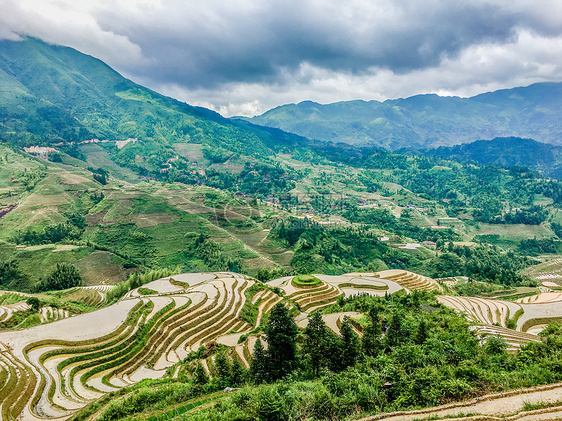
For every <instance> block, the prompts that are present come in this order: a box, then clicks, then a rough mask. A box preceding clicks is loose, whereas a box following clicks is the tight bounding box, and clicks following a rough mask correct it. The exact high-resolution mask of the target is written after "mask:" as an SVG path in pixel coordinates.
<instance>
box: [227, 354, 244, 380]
mask: <svg viewBox="0 0 562 421" xmlns="http://www.w3.org/2000/svg"><path fill="white" fill-rule="evenodd" d="M245 377H246V369H245V368H244V366H243V365H242V363H241V362H240V360H239V359H238V358H234V360H233V361H232V365H231V366H230V378H231V379H232V385H233V386H239V385H241V384H242V383H244V378H245Z"/></svg>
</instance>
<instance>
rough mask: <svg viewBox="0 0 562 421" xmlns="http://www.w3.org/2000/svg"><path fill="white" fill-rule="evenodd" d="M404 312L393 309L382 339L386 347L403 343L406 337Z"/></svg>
mask: <svg viewBox="0 0 562 421" xmlns="http://www.w3.org/2000/svg"><path fill="white" fill-rule="evenodd" d="M403 319H404V314H403V313H402V312H401V311H394V313H392V317H391V318H390V322H389V323H388V330H387V332H386V335H385V338H384V341H385V344H386V346H387V347H395V346H398V345H400V344H402V343H404V342H405V341H406V340H407V338H408V331H407V328H406V326H404V322H403Z"/></svg>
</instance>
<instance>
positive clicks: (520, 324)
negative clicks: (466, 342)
mask: <svg viewBox="0 0 562 421" xmlns="http://www.w3.org/2000/svg"><path fill="white" fill-rule="evenodd" d="M437 299H438V301H439V302H440V303H442V304H444V305H446V306H447V307H449V308H452V309H453V310H456V311H458V312H459V313H463V314H465V315H466V317H467V318H468V319H469V320H470V321H472V322H473V323H474V326H475V329H476V330H477V331H478V333H479V334H480V335H483V336H485V335H500V336H502V337H504V338H505V339H506V341H507V342H508V344H509V348H508V351H511V352H514V351H516V350H517V349H518V348H519V347H520V346H521V345H522V344H525V343H527V342H529V341H538V340H540V338H539V336H537V334H538V333H539V332H540V331H541V330H542V329H544V327H545V326H546V325H547V324H548V323H550V322H552V321H560V320H562V305H561V303H560V301H562V294H559V293H553V292H547V293H541V294H537V295H533V296H530V297H524V298H521V299H519V300H517V301H515V302H511V301H502V300H492V299H483V298H474V297H453V296H448V295H441V296H438V298H437ZM510 319H511V320H512V322H511V323H514V322H515V326H516V328H515V329H509V328H508V327H507V325H508V320H510Z"/></svg>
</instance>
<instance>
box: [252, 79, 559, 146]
mask: <svg viewBox="0 0 562 421" xmlns="http://www.w3.org/2000/svg"><path fill="white" fill-rule="evenodd" d="M561 93H562V84H560V83H538V84H534V85H530V86H528V87H523V88H514V89H505V90H500V91H496V92H490V93H486V94H481V95H477V96H475V97H471V98H460V97H440V96H438V95H416V96H413V97H410V98H404V99H395V100H387V101H384V102H379V101H346V102H336V103H332V104H325V105H323V104H317V103H314V102H311V101H304V102H301V103H299V104H288V105H283V106H280V107H277V108H274V109H272V110H269V111H267V112H266V113H264V114H262V115H260V116H256V117H253V118H249V119H248V120H249V121H251V122H253V123H256V124H261V125H264V126H269V127H277V128H280V129H282V130H286V131H290V132H293V133H297V134H300V135H302V136H306V137H308V138H310V139H317V140H322V141H330V142H344V143H351V144H354V145H360V146H382V147H384V148H387V149H392V150H396V149H400V148H428V147H432V148H434V147H438V146H451V145H456V144H460V143H468V142H472V141H475V140H477V139H492V138H494V137H500V136H504V137H505V136H517V137H525V138H532V139H535V140H537V141H539V142H545V143H552V144H561V143H560V142H561V141H560V139H561V136H560V134H561V133H562V126H561V125H560V121H561V120H560V117H561V114H560V109H561V105H562V99H561V98H562V95H561Z"/></svg>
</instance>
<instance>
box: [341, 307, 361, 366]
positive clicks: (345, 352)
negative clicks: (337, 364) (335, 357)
mask: <svg viewBox="0 0 562 421" xmlns="http://www.w3.org/2000/svg"><path fill="white" fill-rule="evenodd" d="M340 336H341V344H342V345H341V362H342V368H347V367H349V366H352V365H354V364H355V363H356V362H357V359H358V358H359V351H360V345H359V336H358V335H357V333H355V331H354V330H353V327H352V326H351V321H350V320H349V317H347V316H345V317H344V318H343V323H342V325H341V328H340Z"/></svg>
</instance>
